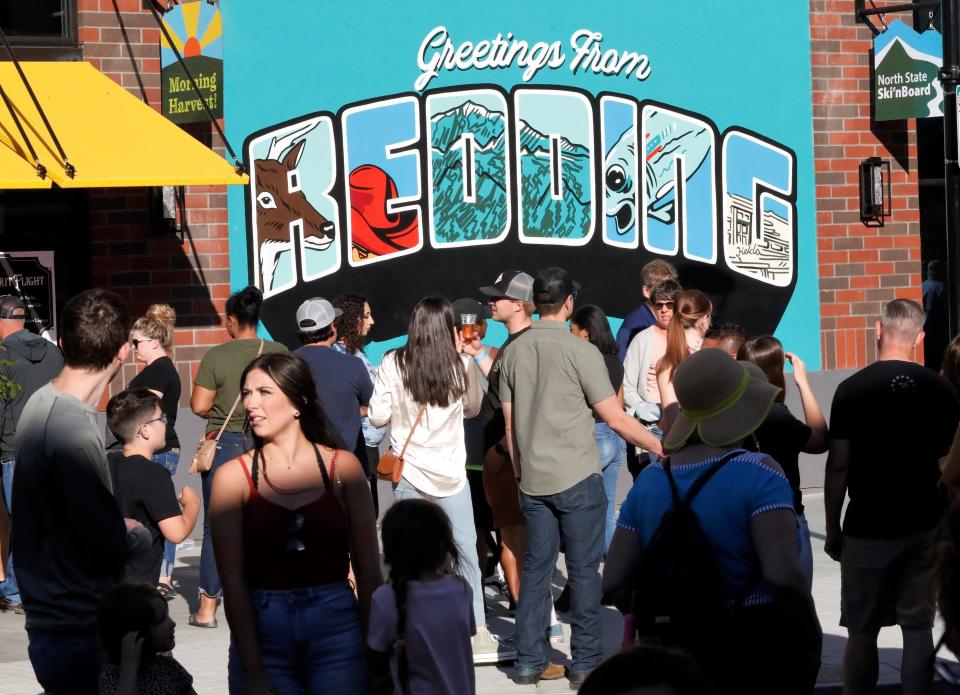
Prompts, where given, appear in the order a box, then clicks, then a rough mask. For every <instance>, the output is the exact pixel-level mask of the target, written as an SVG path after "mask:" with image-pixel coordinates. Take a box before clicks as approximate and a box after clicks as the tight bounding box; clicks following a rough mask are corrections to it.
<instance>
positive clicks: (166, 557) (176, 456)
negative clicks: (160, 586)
mask: <svg viewBox="0 0 960 695" xmlns="http://www.w3.org/2000/svg"><path fill="white" fill-rule="evenodd" d="M153 462H154V463H159V464H160V465H161V466H163V467H164V468H165V469H166V471H167V473H169V474H170V477H171V478H172V477H173V476H174V475H176V474H177V465H178V464H179V463H180V450H179V449H170V451H165V452H163V453H162V454H154V455H153ZM176 560H177V544H176V543H171V542H170V541H165V542H164V544H163V564H162V565H160V576H161V577H169V576H170V575H171V573H172V572H173V565H174V563H176Z"/></svg>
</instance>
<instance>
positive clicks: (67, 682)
mask: <svg viewBox="0 0 960 695" xmlns="http://www.w3.org/2000/svg"><path fill="white" fill-rule="evenodd" d="M27 640H28V645H27V654H28V656H29V657H30V663H31V665H32V666H33V672H34V674H35V675H36V676H37V681H38V682H39V683H40V685H42V686H43V690H44V692H47V693H55V694H56V695H97V691H98V688H99V679H100V640H99V639H97V631H96V630H95V629H93V628H91V629H90V630H89V631H87V632H51V631H46V630H27Z"/></svg>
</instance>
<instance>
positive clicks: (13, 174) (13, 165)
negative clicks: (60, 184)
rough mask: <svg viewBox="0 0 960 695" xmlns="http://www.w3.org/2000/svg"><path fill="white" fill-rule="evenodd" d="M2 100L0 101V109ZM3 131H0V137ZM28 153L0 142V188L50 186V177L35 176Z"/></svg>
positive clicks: (35, 172) (34, 169)
mask: <svg viewBox="0 0 960 695" xmlns="http://www.w3.org/2000/svg"><path fill="white" fill-rule="evenodd" d="M2 108H4V107H3V102H2V101H0V109H2ZM4 135H5V133H3V132H0V138H2V137H3V136H4ZM29 162H30V155H28V154H27V153H26V150H24V154H22V155H21V154H19V153H17V152H15V151H13V150H12V149H10V146H9V145H8V144H7V143H5V142H0V190H2V189H4V188H50V186H52V185H53V182H52V181H51V180H50V177H49V176H47V177H46V178H43V179H41V178H40V177H39V176H37V169H36V167H34V166H33V164H30V163H29Z"/></svg>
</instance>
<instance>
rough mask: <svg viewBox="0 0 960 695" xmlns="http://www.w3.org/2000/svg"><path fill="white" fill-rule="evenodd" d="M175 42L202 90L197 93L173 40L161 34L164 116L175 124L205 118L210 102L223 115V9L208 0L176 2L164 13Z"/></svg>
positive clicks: (168, 30)
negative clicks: (206, 108) (179, 58)
mask: <svg viewBox="0 0 960 695" xmlns="http://www.w3.org/2000/svg"><path fill="white" fill-rule="evenodd" d="M163 24H164V26H165V28H166V30H167V33H168V34H169V35H170V39H171V41H172V42H173V45H174V46H175V47H176V48H177V50H178V51H180V55H181V56H183V62H184V64H185V65H186V66H187V69H188V70H189V71H190V74H191V75H192V76H193V79H194V80H195V81H196V83H197V87H199V89H200V96H198V95H197V92H196V90H195V89H194V88H193V85H191V84H190V79H189V78H188V77H187V73H186V71H184V69H183V66H182V65H180V62H179V61H178V60H177V56H176V54H175V53H174V51H173V48H172V47H171V45H170V43H169V42H168V41H167V39H166V37H165V36H164V35H163V32H161V33H160V82H161V97H162V102H163V115H164V116H166V117H167V118H169V119H170V120H171V121H173V122H174V123H193V122H195V121H204V120H206V119H207V114H206V113H205V111H204V109H203V104H202V103H201V101H200V99H201V96H202V98H203V101H205V102H206V103H207V106H208V107H209V108H210V112H211V113H212V114H213V116H214V118H223V25H222V23H221V21H220V8H219V7H217V6H216V5H214V4H212V3H210V2H208V1H207V0H195V1H194V2H183V3H181V4H179V5H175V6H174V7H173V8H172V9H171V10H170V11H169V12H167V13H166V14H165V15H164V16H163Z"/></svg>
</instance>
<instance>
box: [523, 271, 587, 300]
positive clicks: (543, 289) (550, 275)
mask: <svg viewBox="0 0 960 695" xmlns="http://www.w3.org/2000/svg"><path fill="white" fill-rule="evenodd" d="M579 293H580V283H578V282H575V281H574V279H573V278H572V277H570V273H568V272H567V271H566V270H564V269H563V268H544V269H543V270H541V271H540V272H538V273H537V277H535V278H534V279H533V301H534V303H535V304H559V303H560V302H563V301H565V300H566V299H567V297H569V296H570V295H573V297H574V298H576V296H577V294H579Z"/></svg>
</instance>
